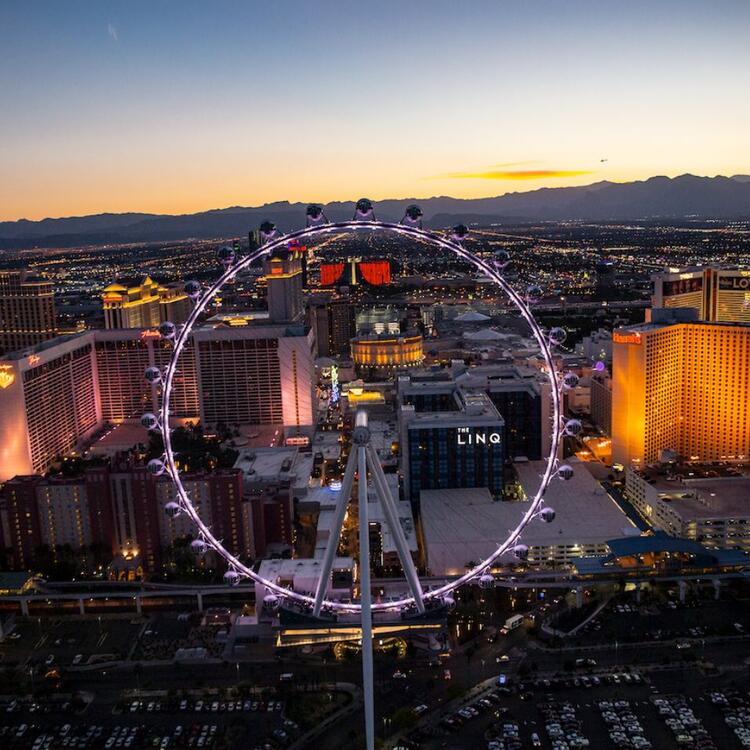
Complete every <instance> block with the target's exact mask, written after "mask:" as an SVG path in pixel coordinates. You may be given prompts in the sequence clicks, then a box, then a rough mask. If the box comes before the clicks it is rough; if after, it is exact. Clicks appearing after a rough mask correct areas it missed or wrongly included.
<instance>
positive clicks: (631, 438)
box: [612, 309, 750, 466]
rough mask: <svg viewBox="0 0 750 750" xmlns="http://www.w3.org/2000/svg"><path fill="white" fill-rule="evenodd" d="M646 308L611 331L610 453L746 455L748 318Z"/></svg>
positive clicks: (625, 458) (640, 459)
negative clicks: (631, 322) (634, 321)
mask: <svg viewBox="0 0 750 750" xmlns="http://www.w3.org/2000/svg"><path fill="white" fill-rule="evenodd" d="M650 313H651V314H650V316H647V322H646V323H644V324H641V325H635V326H628V327H626V328H620V329H618V330H616V331H615V332H614V335H613V358H612V359H613V364H612V459H613V461H614V462H615V463H620V464H623V465H625V466H628V465H630V464H631V463H635V464H636V465H645V464H650V463H655V462H656V461H658V460H659V458H660V453H661V451H662V450H670V451H674V452H676V453H677V454H678V455H679V456H681V457H682V458H683V459H684V460H688V461H703V462H706V461H719V460H729V461H732V460H738V461H740V460H748V459H750V400H748V393H750V325H746V324H730V323H709V322H705V321H698V320H696V314H695V311H694V310H666V309H654V310H651V311H650Z"/></svg>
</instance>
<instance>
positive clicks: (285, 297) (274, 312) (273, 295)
mask: <svg viewBox="0 0 750 750" xmlns="http://www.w3.org/2000/svg"><path fill="white" fill-rule="evenodd" d="M263 270H264V272H265V275H266V279H265V280H266V284H267V292H266V295H267V301H268V316H269V319H270V320H271V322H273V323H297V322H299V321H300V320H301V319H302V316H303V314H304V305H303V299H302V260H301V255H300V253H298V252H296V251H294V250H280V251H279V252H277V253H275V254H274V255H273V256H272V257H270V258H267V259H266V260H265V261H264V262H263Z"/></svg>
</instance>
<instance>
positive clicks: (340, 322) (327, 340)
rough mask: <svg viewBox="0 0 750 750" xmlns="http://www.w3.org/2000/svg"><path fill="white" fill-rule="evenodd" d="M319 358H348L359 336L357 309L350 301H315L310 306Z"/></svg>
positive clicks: (328, 299)
mask: <svg viewBox="0 0 750 750" xmlns="http://www.w3.org/2000/svg"><path fill="white" fill-rule="evenodd" d="M308 312H309V318H310V325H311V326H312V328H313V330H314V332H315V343H316V345H317V348H318V356H319V357H348V356H349V355H350V353H351V346H350V342H351V340H352V338H354V336H356V335H357V327H356V308H355V307H354V305H353V304H352V303H351V302H350V301H349V300H348V299H344V298H342V299H332V298H331V297H327V298H324V299H317V300H313V301H312V302H311V303H310V305H309V306H308Z"/></svg>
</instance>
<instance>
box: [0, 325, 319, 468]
mask: <svg viewBox="0 0 750 750" xmlns="http://www.w3.org/2000/svg"><path fill="white" fill-rule="evenodd" d="M170 356H171V352H170V345H169V344H168V342H165V341H164V340H162V339H161V338H160V336H159V334H158V333H157V332H156V331H155V330H153V329H128V330H110V331H106V330H98V331H87V332H86V333H83V334H77V335H72V336H60V337H58V338H56V339H53V340H51V341H46V342H44V343H43V344H39V345H38V346H36V347H33V348H32V349H30V350H26V351H24V352H14V353H11V354H9V355H7V356H6V357H3V358H0V415H1V416H2V418H0V481H4V480H6V479H9V478H10V477H13V476H16V475H19V474H33V473H39V472H44V471H46V470H47V469H48V467H49V466H50V464H51V463H52V462H53V461H54V459H55V458H56V457H58V456H63V455H66V454H69V453H70V452H71V451H74V450H77V449H79V448H81V447H83V446H85V445H86V444H87V443H88V442H89V440H90V438H91V437H92V436H93V435H94V433H96V432H97V430H99V429H101V428H102V427H103V426H104V425H105V424H106V423H108V422H109V423H113V424H119V423H121V422H137V421H138V420H139V419H140V417H141V415H142V414H143V413H144V412H145V411H157V410H158V407H159V394H158V387H157V386H153V385H150V384H149V383H148V382H147V381H146V379H145V377H144V371H145V369H146V367H148V366H149V365H157V366H162V367H163V366H165V365H166V364H167V362H168V361H169V358H170ZM173 383H174V387H173V390H172V401H171V414H172V415H173V416H174V417H177V418H181V419H191V420H196V419H198V418H199V417H200V419H201V420H202V421H203V422H204V424H210V425H215V424H216V423H217V422H223V423H224V424H227V425H232V424H236V423H237V424H273V425H279V426H283V427H285V428H287V429H288V431H291V432H292V433H300V434H306V433H307V432H308V431H309V430H308V428H310V427H311V426H312V425H313V424H314V423H315V417H314V404H315V400H314V384H315V369H314V358H313V337H312V333H311V331H310V330H309V329H306V328H304V327H303V326H301V325H294V326H287V325H247V326H239V327H226V326H219V327H217V328H216V329H213V328H210V327H206V328H202V329H197V330H196V331H195V332H194V333H193V336H192V337H191V339H190V341H189V342H188V344H187V345H186V347H185V349H184V351H183V353H182V356H181V357H180V360H179V362H178V366H177V370H176V374H175V378H174V381H173Z"/></svg>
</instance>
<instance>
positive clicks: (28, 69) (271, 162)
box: [0, 0, 750, 220]
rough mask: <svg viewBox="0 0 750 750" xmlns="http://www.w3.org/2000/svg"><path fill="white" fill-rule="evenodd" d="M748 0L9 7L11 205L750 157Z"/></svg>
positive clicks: (2, 136) (193, 202)
mask: <svg viewBox="0 0 750 750" xmlns="http://www.w3.org/2000/svg"><path fill="white" fill-rule="evenodd" d="M748 31H750V2H745V1H744V0H737V1H736V2H731V1H721V0H713V1H712V2H690V1H689V0H675V1H674V2H672V1H669V0H661V1H660V2H654V1H653V0H651V1H650V2H643V3H641V2H630V1H629V2H623V1H622V0H618V1H617V2H606V1H605V0H596V1H595V2H575V1H574V0H564V1H562V0H554V1H552V2H534V0H528V2H525V1H523V0H518V1H517V2H511V1H510V0H508V1H506V0H494V1H492V2H482V1H481V0H472V1H471V2H456V1H455V0H450V1H448V2H441V1H440V0H423V1H421V2H419V1H414V2H408V3H407V2H401V1H396V0H393V1H391V0H377V1H376V2H372V3H350V2H348V3H344V2H340V3H334V2H325V0H315V2H313V1H311V0H305V1H304V2H291V1H290V2H284V1H283V0H274V1H271V0H269V1H268V2H262V3H261V2H251V1H250V0H248V1H246V2H236V3H231V2H220V1H219V2H211V3H208V2H188V1H187V0H180V1H178V2H177V1H176V2H163V1H159V0H149V1H148V2H137V1H135V0H132V1H127V2H126V1H125V0H123V1H122V2H106V1H97V2H94V0H90V1H89V2H75V1H74V0H65V1H64V2H59V1H55V2H42V1H38V2H28V1H27V0H21V1H19V2H14V1H12V0H3V1H2V3H0V49H1V50H2V53H1V54H2V64H0V219H3V220H5V219H18V218H21V217H24V218H29V219H39V218H43V217H46V216H68V215H81V214H89V213H99V212H104V211H112V212H121V211H148V212H155V213H187V212H193V211H199V210H205V209H210V208H219V207H225V206H231V205H258V204H262V203H266V202H270V201H276V200H290V201H313V200H314V201H320V202H326V201H329V200H339V199H341V200H349V199H356V198H358V197H360V196H361V195H367V196H369V197H371V198H372V199H375V200H377V199H379V198H385V197H393V198H400V197H427V196H432V195H445V194H449V195H454V196H458V197H479V196H489V195H499V194H502V193H506V192H509V191H516V190H531V189H534V188H537V187H541V186H560V185H581V184H587V183H589V182H595V181H598V180H603V179H607V180H615V181H625V180H632V179H643V178H646V177H649V176H652V175H655V174H666V175H671V176H674V175H678V174H682V173H685V172H692V173H694V174H701V175H715V174H727V175H731V174H736V173H750V144H749V143H748V130H749V129H750V96H748V86H750V84H749V83H748V81H750V44H749V43H748Z"/></svg>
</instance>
